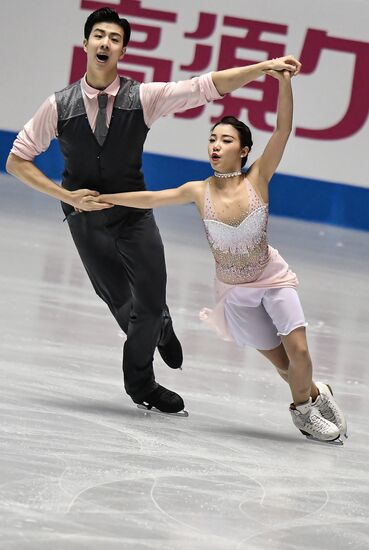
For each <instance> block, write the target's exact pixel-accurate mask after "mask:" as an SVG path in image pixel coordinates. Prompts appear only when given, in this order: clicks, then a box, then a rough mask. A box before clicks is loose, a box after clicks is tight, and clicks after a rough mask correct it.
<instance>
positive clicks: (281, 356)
mask: <svg viewBox="0 0 369 550" xmlns="http://www.w3.org/2000/svg"><path fill="white" fill-rule="evenodd" d="M296 330H298V329H296ZM258 351H259V352H260V353H261V354H262V355H264V357H266V358H267V359H268V360H269V361H270V362H271V363H272V364H273V365H274V366H275V368H276V369H277V372H278V374H279V375H280V376H281V378H283V380H284V381H285V382H287V384H289V385H290V378H289V374H290V359H289V358H288V355H287V353H286V349H285V347H284V344H283V343H281V344H280V345H279V346H278V347H277V348H274V349H271V350H261V349H259V350H258ZM293 378H294V376H292V379H293ZM290 387H291V385H290ZM291 392H292V388H291ZM318 393H319V392H318V389H317V387H316V385H315V382H314V381H313V380H312V381H311V390H310V396H311V398H312V400H313V401H314V400H315V399H316V397H317V396H318ZM292 395H293V392H292Z"/></svg>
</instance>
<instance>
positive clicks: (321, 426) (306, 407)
mask: <svg viewBox="0 0 369 550" xmlns="http://www.w3.org/2000/svg"><path fill="white" fill-rule="evenodd" d="M290 413H291V417H292V421H293V423H294V424H295V426H296V428H298V429H299V430H300V432H301V433H302V434H304V435H305V436H306V437H307V439H311V440H314V441H319V442H320V443H330V444H332V443H333V444H334V445H343V441H342V440H341V439H340V431H339V429H338V428H337V426H336V425H335V424H333V422H330V421H329V420H326V419H325V418H324V417H323V416H322V415H321V414H320V412H319V410H318V409H317V408H316V407H315V406H313V405H312V400H311V397H310V398H309V401H307V402H306V403H302V404H301V405H296V407H295V406H294V405H291V406H290Z"/></svg>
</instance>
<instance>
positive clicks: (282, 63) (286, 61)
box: [264, 55, 301, 76]
mask: <svg viewBox="0 0 369 550" xmlns="http://www.w3.org/2000/svg"><path fill="white" fill-rule="evenodd" d="M267 63H268V67H267V68H266V69H265V71H264V72H268V71H270V70H274V71H288V72H289V73H291V76H296V75H297V74H299V72H300V70H301V63H300V61H299V60H298V59H296V58H295V57H294V56H293V55H285V56H284V57H277V58H276V59H271V60H270V61H268V62H267Z"/></svg>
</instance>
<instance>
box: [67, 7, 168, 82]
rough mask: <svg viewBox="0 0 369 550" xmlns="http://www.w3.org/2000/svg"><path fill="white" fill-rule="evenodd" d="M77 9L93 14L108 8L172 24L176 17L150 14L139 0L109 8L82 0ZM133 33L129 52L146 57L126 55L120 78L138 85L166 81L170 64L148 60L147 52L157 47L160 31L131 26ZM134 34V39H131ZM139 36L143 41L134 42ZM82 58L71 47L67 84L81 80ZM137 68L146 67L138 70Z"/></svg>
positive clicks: (162, 12)
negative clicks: (131, 80)
mask: <svg viewBox="0 0 369 550" xmlns="http://www.w3.org/2000/svg"><path fill="white" fill-rule="evenodd" d="M81 7H82V8H83V9H89V10H96V9H99V8H101V7H111V8H112V9H114V10H115V11H117V12H119V13H120V14H121V15H127V16H130V17H131V16H135V17H143V18H149V19H152V20H153V19H156V20H158V21H165V22H175V21H176V20H177V14H176V13H171V12H164V11H161V10H152V9H146V8H142V7H141V1H139V0H124V1H121V2H120V4H111V3H109V2H99V1H94V0H82V1H81ZM131 27H132V31H133V35H132V39H131V41H130V43H129V51H131V48H134V49H135V50H136V49H141V50H145V52H146V55H138V54H137V53H134V54H131V53H128V54H126V55H125V57H124V59H123V65H122V68H121V69H119V70H118V73H119V74H120V75H122V76H123V75H124V76H126V77H129V78H132V79H134V80H138V81H139V82H145V81H146V80H156V81H164V82H166V81H169V80H171V75H172V64H173V62H172V61H171V60H169V59H158V58H157V57H156V56H154V55H153V56H152V57H150V56H149V55H147V52H148V51H150V50H156V49H157V48H158V47H159V45H160V40H161V32H162V29H161V28H160V27H155V26H152V25H147V24H141V23H135V22H134V21H133V22H131ZM135 32H137V35H135ZM141 35H143V39H141V40H140V39H139V38H137V36H141ZM85 63H86V58H85V54H84V52H83V48H77V47H75V48H74V50H73V59H72V68H71V74H70V79H69V81H70V82H75V81H76V80H78V79H79V78H81V77H82V75H83V74H84V71H85ZM129 65H134V66H135V67H134V68H129ZM137 66H139V67H141V66H142V67H146V70H145V69H142V70H140V69H139V68H137ZM148 70H150V75H149V77H148V78H147V76H146V75H147V72H148Z"/></svg>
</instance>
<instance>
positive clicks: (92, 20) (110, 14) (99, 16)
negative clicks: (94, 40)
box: [84, 8, 131, 47]
mask: <svg viewBox="0 0 369 550" xmlns="http://www.w3.org/2000/svg"><path fill="white" fill-rule="evenodd" d="M96 23H115V24H116V25H119V26H120V27H121V29H122V31H123V47H125V46H127V44H128V42H129V39H130V37H131V25H130V24H129V23H128V21H127V19H121V18H120V17H119V15H118V14H117V12H116V11H115V10H112V9H111V8H100V9H99V10H96V11H93V12H92V13H90V15H89V16H88V17H87V20H86V23H85V29H84V34H85V39H86V40H88V38H89V36H90V34H91V31H92V28H93V26H94V25H96Z"/></svg>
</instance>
